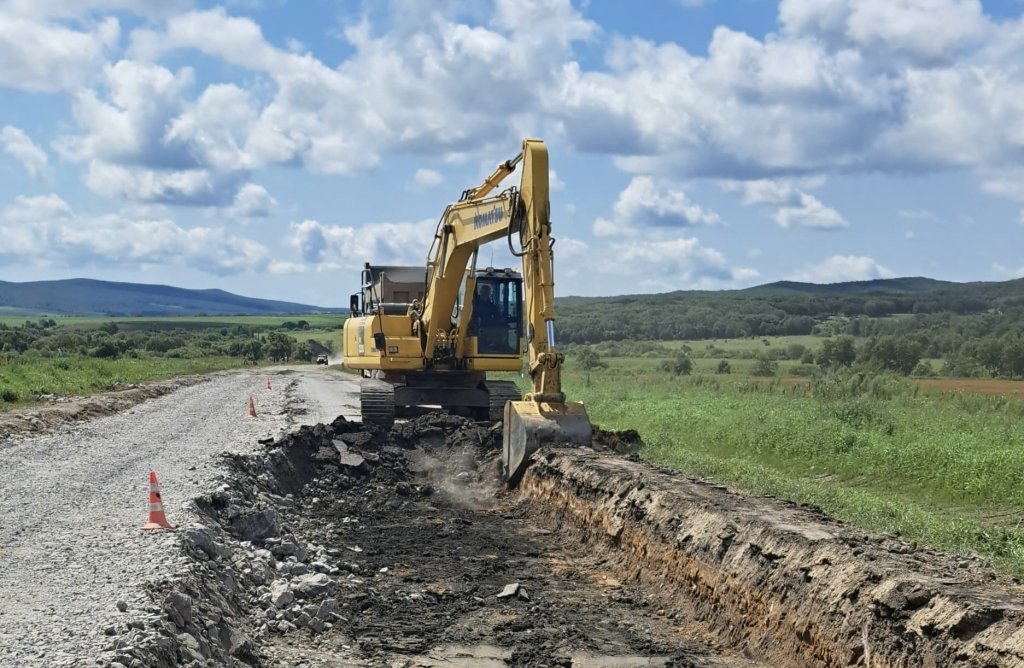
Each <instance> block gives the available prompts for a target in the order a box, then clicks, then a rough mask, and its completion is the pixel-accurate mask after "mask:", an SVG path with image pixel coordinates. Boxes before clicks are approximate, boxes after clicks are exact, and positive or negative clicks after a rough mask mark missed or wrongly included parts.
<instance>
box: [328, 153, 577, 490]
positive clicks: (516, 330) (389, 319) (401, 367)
mask: <svg viewBox="0 0 1024 668" xmlns="http://www.w3.org/2000/svg"><path fill="white" fill-rule="evenodd" d="M520 165H522V167H521V169H522V175H521V179H520V185H519V187H518V188H516V187H514V186H513V187H510V188H508V189H507V190H504V191H501V192H500V193H498V194H496V195H494V194H492V193H493V192H494V190H495V189H496V188H497V187H498V185H499V184H500V183H501V182H502V180H504V179H505V177H507V176H509V175H510V174H512V173H513V172H514V171H515V170H516V168H517V167H518V166H520ZM502 238H505V239H507V241H508V246H509V250H510V251H511V252H512V254H513V255H516V256H518V257H520V258H522V274H521V275H520V274H519V273H518V272H516V271H513V270H512V269H494V268H490V267H489V268H486V269H477V255H478V252H479V250H480V247H481V246H482V245H484V244H486V243H489V242H492V241H497V240H500V239H502ZM553 245H554V239H553V238H552V237H551V221H550V202H549V200H548V150H547V147H546V146H545V145H544V142H542V141H540V140H537V139H525V140H523V148H522V151H521V152H520V153H519V155H517V156H516V157H515V158H513V159H511V160H507V161H505V162H503V163H501V164H500V165H498V168H497V169H496V170H495V171H494V173H493V174H491V175H490V176H489V177H487V179H486V180H485V181H484V182H483V183H482V184H480V185H479V186H477V187H476V188H471V189H469V190H466V191H465V192H463V194H462V197H461V199H460V200H459V201H458V202H456V203H454V204H450V205H448V207H447V208H446V209H445V211H444V214H443V215H442V216H441V219H440V221H439V222H438V225H437V231H436V233H435V235H434V241H433V244H432V245H431V247H430V251H429V252H428V257H427V265H426V268H425V269H424V268H421V267H385V266H373V265H370V264H367V265H366V266H365V268H364V269H363V273H362V290H361V292H360V293H358V294H354V295H352V300H351V304H350V306H351V310H352V317H351V318H349V319H348V320H347V321H346V322H345V332H344V364H345V366H347V367H348V368H350V369H357V370H359V371H360V372H361V373H362V375H363V379H362V381H361V386H360V403H361V409H362V418H363V421H364V422H365V423H371V424H378V425H382V426H390V425H391V424H392V423H393V422H394V420H395V415H396V413H398V414H401V413H402V412H403V411H407V410H409V409H411V408H413V407H430V406H440V407H442V408H446V409H449V410H453V411H459V412H464V413H469V414H471V415H473V416H474V417H477V418H485V417H489V418H490V419H495V420H497V419H502V420H503V421H504V425H503V426H504V436H503V444H502V467H503V469H504V476H505V480H506V482H507V483H508V484H509V485H510V486H511V485H515V484H517V483H518V480H519V478H520V477H521V476H522V474H523V472H524V471H525V470H526V467H527V465H528V464H529V458H530V455H532V454H533V452H535V451H536V450H537V448H539V447H540V446H541V445H542V444H545V443H573V444H580V445H590V442H591V441H590V438H591V428H590V419H589V418H588V417H587V412H586V410H585V409H584V408H583V404H582V403H579V402H568V401H566V400H565V395H564V394H563V393H562V381H561V370H562V363H563V361H564V356H563V355H562V353H560V352H558V351H557V350H556V348H555V305H554V268H553V254H552V246H553ZM524 325H525V331H524ZM524 340H525V343H524ZM524 348H525V349H526V350H527V352H528V354H529V371H530V382H531V389H530V391H529V392H528V393H527V394H526V396H521V394H520V393H519V390H518V388H517V387H516V385H515V383H513V382H511V381H495V380H488V379H487V376H486V373H487V372H488V371H492V372H493V371H514V372H518V371H520V369H521V367H522V354H523V350H524Z"/></svg>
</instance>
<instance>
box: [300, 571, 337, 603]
mask: <svg viewBox="0 0 1024 668" xmlns="http://www.w3.org/2000/svg"><path fill="white" fill-rule="evenodd" d="M293 589H294V590H295V593H296V594H297V595H299V596H302V597H304V598H319V597H320V596H326V595H327V594H330V593H331V592H332V591H333V590H334V582H332V581H331V578H329V577H327V576H326V575H324V574H323V573H310V574H308V575H300V576H299V577H297V578H296V579H295V585H294V587H293Z"/></svg>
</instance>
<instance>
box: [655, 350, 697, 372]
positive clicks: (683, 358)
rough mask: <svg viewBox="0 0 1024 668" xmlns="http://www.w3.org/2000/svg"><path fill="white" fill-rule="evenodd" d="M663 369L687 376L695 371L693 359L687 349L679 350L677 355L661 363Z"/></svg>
mask: <svg viewBox="0 0 1024 668" xmlns="http://www.w3.org/2000/svg"><path fill="white" fill-rule="evenodd" d="M661 370H662V371H668V372H669V373H671V374H673V375H676V376H687V375H689V374H690V372H691V371H693V360H692V359H690V356H689V355H688V354H686V352H685V351H679V352H678V353H676V356H675V357H673V358H672V359H670V360H665V361H664V362H662V363H661Z"/></svg>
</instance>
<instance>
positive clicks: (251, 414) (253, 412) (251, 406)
mask: <svg viewBox="0 0 1024 668" xmlns="http://www.w3.org/2000/svg"><path fill="white" fill-rule="evenodd" d="M249 417H256V404H254V403H253V401H252V395H251V394H250V395H249Z"/></svg>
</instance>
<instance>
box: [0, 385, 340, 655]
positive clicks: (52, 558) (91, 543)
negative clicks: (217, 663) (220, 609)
mask: <svg viewBox="0 0 1024 668" xmlns="http://www.w3.org/2000/svg"><path fill="white" fill-rule="evenodd" d="M268 376H269V377H270V378H271V382H272V385H273V388H272V389H267V387H266V381H267V378H268ZM250 393H251V394H252V395H253V397H254V399H255V403H256V410H257V413H258V415H257V417H256V418H249V417H247V416H246V412H247V401H248V395H249V394H250ZM339 414H344V415H346V416H347V417H354V418H358V385H357V384H356V382H355V380H354V379H351V378H349V377H345V376H342V375H339V374H335V373H333V372H330V371H327V370H323V369H315V370H314V369H310V368H309V367H300V368H292V369H288V368H276V369H272V370H269V371H268V370H260V371H258V372H257V371H242V372H235V373H229V374H219V375H214V376H212V377H211V378H210V380H209V381H208V382H204V383H200V384H198V385H195V386H192V387H186V388H183V389H180V390H178V391H176V392H174V393H172V394H169V395H166V396H163V397H159V398H156V399H152V400H149V401H146V402H145V403H142V404H139V405H137V406H135V407H134V408H131V409H129V410H127V411H125V412H123V413H119V414H116V415H112V416H109V417H104V418H100V419H96V420H92V421H90V422H85V423H77V424H68V425H66V426H64V427H61V428H59V429H58V430H57V431H55V432H53V433H51V434H47V435H44V436H34V437H27V438H25V437H23V438H19V439H16V440H12V441H7V442H4V443H0V581H2V582H3V585H4V586H3V589H2V591H0V666H77V665H91V664H93V657H95V656H96V654H97V653H98V652H99V651H100V650H101V649H102V648H103V647H104V646H105V645H106V644H108V642H109V638H107V637H106V635H105V634H104V630H105V629H106V628H108V627H112V626H115V625H118V624H124V623H125V620H126V619H127V618H128V617H129V616H131V617H132V618H139V617H140V616H141V617H143V618H144V617H145V615H144V614H143V615H140V609H139V608H140V606H143V605H148V604H147V603H144V601H145V600H146V599H145V597H144V588H145V586H146V584H147V583H150V582H153V581H156V580H159V579H161V578H165V577H168V576H169V575H170V574H172V573H173V572H174V571H175V570H176V565H175V561H176V560H178V559H181V558H182V557H180V556H179V555H180V554H181V553H180V550H178V549H177V548H176V540H177V537H176V535H175V533H173V532H157V533H154V532H142V531H140V530H139V527H141V526H142V524H143V523H144V522H145V519H146V512H147V493H148V491H147V490H148V472H149V471H150V470H154V471H156V472H157V474H158V475H159V479H160V486H161V491H162V496H163V499H164V506H165V509H166V510H167V514H168V518H169V520H170V521H171V522H172V523H174V524H176V525H179V526H185V525H187V524H189V522H191V521H193V519H194V518H193V516H192V515H191V513H190V512H189V511H188V503H189V501H190V499H191V498H192V497H193V496H195V495H196V494H197V493H199V492H201V491H206V490H209V489H212V488H214V487H216V485H217V484H218V476H219V475H220V473H221V469H220V466H219V465H218V464H217V461H216V456H217V455H218V453H221V452H225V451H231V452H251V451H252V450H253V449H254V446H255V445H256V441H257V440H258V439H261V438H266V437H272V436H277V435H279V434H280V433H282V432H283V431H285V430H288V429H292V428H294V426H296V425H300V424H315V423H317V422H321V421H330V420H331V419H333V418H334V417H336V416H337V415H339ZM122 601H123V602H124V603H125V604H127V613H122V612H120V611H119V610H118V603H119V602H122ZM122 607H123V606H122Z"/></svg>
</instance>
